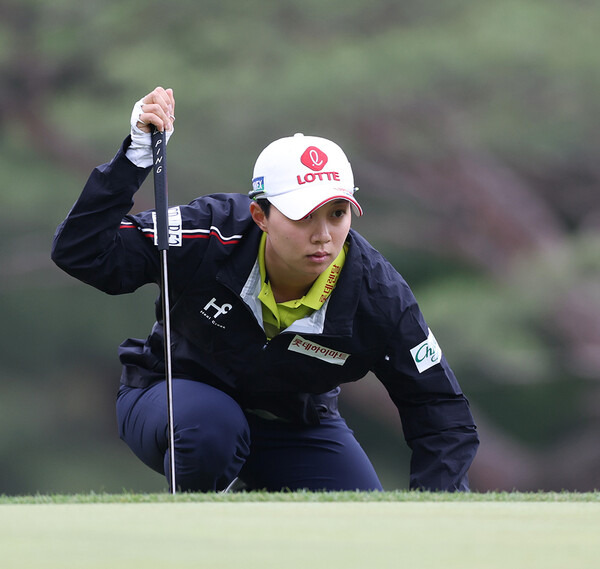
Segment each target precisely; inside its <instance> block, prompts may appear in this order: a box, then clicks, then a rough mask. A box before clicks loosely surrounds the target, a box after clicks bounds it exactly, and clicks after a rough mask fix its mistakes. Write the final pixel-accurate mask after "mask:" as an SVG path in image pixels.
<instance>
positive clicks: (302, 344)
mask: <svg viewBox="0 0 600 569" xmlns="http://www.w3.org/2000/svg"><path fill="white" fill-rule="evenodd" d="M288 350H290V351H292V352H297V353H298V354H304V355H305V356H310V357H311V358H317V359H319V360H323V361H324V362H327V363H330V364H334V365H338V366H343V365H344V364H345V363H346V360H347V359H348V357H349V356H350V354H345V353H344V352H338V351H337V350H332V349H331V348H327V347H325V346H320V345H319V344H316V343H315V342H311V341H310V340H306V339H305V338H303V337H302V336H298V334H296V335H295V336H294V337H293V339H292V341H291V342H290V345H289V347H288Z"/></svg>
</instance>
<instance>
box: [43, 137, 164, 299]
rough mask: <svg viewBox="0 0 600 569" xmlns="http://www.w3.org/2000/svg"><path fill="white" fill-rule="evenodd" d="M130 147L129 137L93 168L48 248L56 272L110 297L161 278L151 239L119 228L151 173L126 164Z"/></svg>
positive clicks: (126, 227) (126, 226)
mask: <svg viewBox="0 0 600 569" xmlns="http://www.w3.org/2000/svg"><path fill="white" fill-rule="evenodd" d="M129 143H130V138H129V137H128V138H127V139H126V140H125V142H124V144H123V146H122V148H121V149H120V150H119V152H118V153H117V155H116V156H115V157H114V159H113V160H112V161H111V162H110V163H108V164H103V165H102V166H98V167H97V168H95V169H94V171H93V172H92V174H91V175H90V177H89V179H88V181H87V183H86V185H85V187H84V189H83V192H82V193H81V196H80V197H79V199H78V200H77V202H76V203H75V205H74V206H73V208H72V209H71V211H70V212H69V214H68V216H67V218H66V219H65V220H64V221H63V222H62V223H61V224H60V225H59V227H58V229H57V230H56V233H55V235H54V240H53V243H52V253H51V256H52V260H53V261H54V262H55V263H56V264H57V265H58V266H59V267H60V268H62V269H63V270H64V271H66V272H67V273H69V274H70V275H72V276H74V277H75V278H77V279H79V280H81V281H83V282H86V283H88V284H90V285H92V286H95V287H96V288H98V289H100V290H103V291H104V292H107V293H109V294H120V293H127V292H132V291H134V290H136V289H137V288H138V287H140V286H141V285H143V284H146V283H148V282H157V280H158V279H159V278H160V264H159V258H158V253H157V250H156V248H155V247H154V245H153V241H152V239H149V238H148V237H146V236H144V235H143V234H142V232H141V231H140V230H139V229H138V228H137V227H136V226H135V225H134V224H132V223H122V220H123V217H124V216H125V215H126V214H127V213H128V212H129V210H130V209H131V207H132V206H133V195H134V194H135V192H136V191H137V190H138V188H139V187H140V186H141V184H142V183H143V181H144V179H145V178H146V176H147V175H148V173H149V172H150V168H138V167H136V166H134V165H133V164H132V163H131V162H130V161H129V160H128V159H127V157H126V156H125V151H126V149H127V147H128V146H129Z"/></svg>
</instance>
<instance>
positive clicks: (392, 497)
mask: <svg viewBox="0 0 600 569" xmlns="http://www.w3.org/2000/svg"><path fill="white" fill-rule="evenodd" d="M187 502H220V503H223V502H598V503H600V491H595V492H486V493H478V492H470V493H462V492H454V493H449V492H410V491H402V490H398V491H392V492H239V493H228V494H210V493H209V494H191V493H190V494H186V493H178V494H176V495H175V496H171V495H170V494H168V493H166V492H164V493H156V494H138V493H135V492H127V491H124V492H123V493H122V494H102V493H95V492H92V493H90V494H37V495H28V496H5V495H0V506H1V505H6V504H115V503H127V504H139V503H187Z"/></svg>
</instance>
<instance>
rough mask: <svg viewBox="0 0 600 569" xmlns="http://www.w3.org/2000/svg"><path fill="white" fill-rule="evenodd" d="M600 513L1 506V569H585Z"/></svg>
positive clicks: (456, 506)
mask: <svg viewBox="0 0 600 569" xmlns="http://www.w3.org/2000/svg"><path fill="white" fill-rule="evenodd" d="M599 535H600V504H598V503H569V502H566V503H536V502H533V503H527V502H517V503H512V502H504V503H503V502H497V503H496V502H492V503H486V502H481V503H470V502H465V503H462V502H442V503H427V502H426V503H413V502H405V503H385V502H384V503H318V502H316V503H158V504H147V503H137V504H136V503H125V504H115V503H110V504H102V503H99V504H9V505H0V559H1V561H0V563H1V566H2V567H3V568H4V569H17V568H18V569H28V568H32V569H45V568H48V569H54V568H60V569H70V568H73V569H75V568H77V569H82V568H84V569H92V568H99V569H100V568H102V569H107V568H110V569H119V568H127V569H134V568H137V567H140V568H144V569H152V568H155V567H156V568H158V567H160V568H161V569H165V568H166V567H173V568H174V569H186V568H194V569H197V568H207V569H221V568H236V569H237V568H240V567H243V568H244V569H252V568H255V567H256V568H261V569H264V568H271V567H273V568H275V567H277V568H282V569H295V568H302V569H307V568H308V569H313V568H314V569H316V568H321V567H324V568H328V569H329V568H332V569H333V568H338V567H339V568H344V569H353V568H357V569H358V568H360V569H370V568H373V569H378V568H388V567H389V568H392V567H393V568H394V569H397V568H400V567H406V568H409V569H420V568H436V569H454V568H457V569H470V568H474V569H475V568H476V569H488V568H489V569H492V568H494V569H495V568H498V569H508V568H510V569H519V568H521V567H523V568H527V569H536V568H538V567H539V568H540V569H541V568H543V569H553V568H556V569H565V568H567V567H568V568H569V569H579V568H582V569H583V568H585V569H589V568H591V567H595V566H597V565H596V564H597V562H598V558H599V557H600V545H599V543H600V539H599V537H598V536H599Z"/></svg>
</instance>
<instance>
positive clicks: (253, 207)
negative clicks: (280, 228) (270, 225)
mask: <svg viewBox="0 0 600 569" xmlns="http://www.w3.org/2000/svg"><path fill="white" fill-rule="evenodd" d="M250 215H251V216H252V219H253V220H254V223H256V225H258V226H259V227H260V228H261V229H262V230H263V231H266V230H267V224H266V221H267V216H266V215H265V212H264V211H263V209H262V207H260V206H259V205H258V204H257V203H256V202H251V203H250Z"/></svg>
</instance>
